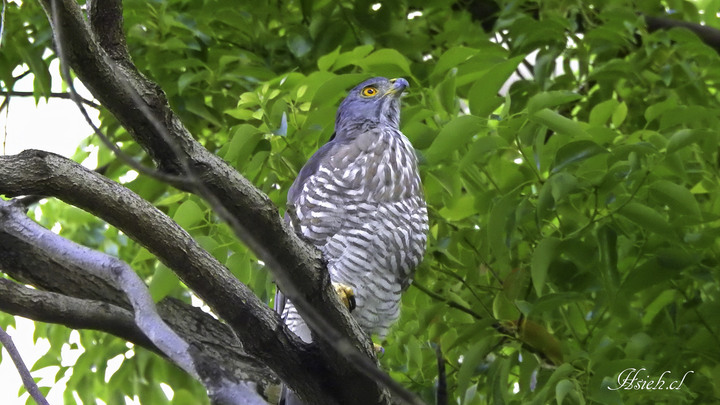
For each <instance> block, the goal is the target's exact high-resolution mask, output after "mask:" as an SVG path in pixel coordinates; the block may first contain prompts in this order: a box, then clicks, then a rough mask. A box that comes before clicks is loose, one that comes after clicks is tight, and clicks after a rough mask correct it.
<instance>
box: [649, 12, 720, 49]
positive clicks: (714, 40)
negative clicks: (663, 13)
mask: <svg viewBox="0 0 720 405" xmlns="http://www.w3.org/2000/svg"><path fill="white" fill-rule="evenodd" d="M643 17H644V18H645V23H646V24H647V28H648V31H650V32H653V31H657V30H667V29H671V28H677V27H680V28H687V29H689V30H690V31H692V32H693V33H695V35H697V36H698V38H700V40H701V41H703V42H704V43H705V44H706V45H708V46H709V47H711V48H713V49H715V51H716V52H718V53H720V30H718V29H717V28H712V27H708V26H706V25H701V24H697V23H692V22H688V21H682V20H676V19H673V18H668V17H653V16H649V15H646V14H643Z"/></svg>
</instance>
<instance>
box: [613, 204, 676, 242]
mask: <svg viewBox="0 0 720 405" xmlns="http://www.w3.org/2000/svg"><path fill="white" fill-rule="evenodd" d="M618 213H619V214H620V215H622V216H624V217H625V218H627V219H629V220H630V221H632V222H634V223H636V224H637V225H639V226H641V227H643V228H645V229H647V230H650V231H652V232H655V233H658V234H661V235H669V234H672V233H673V229H672V227H671V226H670V224H669V223H668V221H667V220H666V219H665V217H663V216H662V215H660V214H659V213H658V212H657V211H655V210H654V209H652V208H650V207H648V206H647V205H643V204H640V203H638V202H630V203H628V204H627V205H625V206H624V207H622V208H621V209H620V211H618Z"/></svg>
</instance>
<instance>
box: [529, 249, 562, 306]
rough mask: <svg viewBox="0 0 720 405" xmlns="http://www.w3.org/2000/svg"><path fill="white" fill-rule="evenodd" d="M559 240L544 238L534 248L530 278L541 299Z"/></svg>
mask: <svg viewBox="0 0 720 405" xmlns="http://www.w3.org/2000/svg"><path fill="white" fill-rule="evenodd" d="M559 244H560V240H559V239H557V238H553V237H548V238H544V239H543V240H541V241H540V243H538V245H537V246H536V247H535V251H534V252H533V254H532V260H531V262H530V276H531V277H532V282H533V287H535V293H536V294H537V296H538V297H542V291H543V287H544V286H545V280H546V279H547V273H548V269H549V267H550V263H552V261H553V259H555V256H556V255H557V248H558V245H559Z"/></svg>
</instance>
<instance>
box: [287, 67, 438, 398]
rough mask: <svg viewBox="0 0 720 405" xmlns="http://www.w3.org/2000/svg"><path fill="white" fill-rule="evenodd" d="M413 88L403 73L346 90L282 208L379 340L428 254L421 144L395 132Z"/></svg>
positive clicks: (292, 312) (298, 326) (294, 321)
mask: <svg viewBox="0 0 720 405" xmlns="http://www.w3.org/2000/svg"><path fill="white" fill-rule="evenodd" d="M407 87H408V82H407V80H405V79H402V78H401V79H386V78H384V77H376V78H372V79H369V80H366V81H364V82H362V83H360V84H359V85H357V86H356V87H355V88H353V89H352V90H351V91H350V93H349V94H348V95H347V97H346V98H345V99H344V100H343V102H342V103H341V104H340V107H339V108H338V111H337V116H336V120H335V133H334V134H333V136H332V137H331V138H330V141H329V142H328V143H326V144H325V145H324V146H322V147H321V148H320V149H318V151H317V152H315V154H314V155H313V156H312V157H311V158H310V160H308V162H307V163H306V164H305V166H304V167H303V168H302V169H301V170H300V173H299V174H298V177H297V179H295V182H294V183H293V184H292V186H291V187H290V190H289V191H288V197H287V212H286V215H285V219H286V221H288V222H290V224H291V226H292V228H293V229H294V231H295V232H296V233H298V235H300V236H301V237H302V238H303V239H305V240H306V241H307V242H309V243H311V244H313V245H314V246H316V247H317V248H318V249H319V250H320V251H321V252H322V254H323V257H324V259H325V260H326V262H327V267H328V271H329V272H330V278H331V280H332V281H333V283H335V284H336V286H337V285H340V286H343V288H341V290H342V289H344V291H345V292H346V293H347V295H351V296H352V295H354V301H355V308H354V310H352V312H351V313H352V315H353V316H354V317H355V319H356V320H357V322H358V324H359V325H360V327H361V328H362V329H363V331H365V332H366V333H367V334H368V335H372V334H377V335H378V336H379V337H380V338H384V337H385V335H386V333H387V331H388V329H389V327H390V326H391V325H392V323H393V322H395V321H396V320H397V319H398V317H399V315H400V295H401V293H402V292H403V291H404V290H405V289H406V288H407V287H408V286H409V285H410V282H411V281H412V276H413V272H414V270H415V268H416V267H417V266H418V264H419V263H420V261H421V260H422V257H423V255H424V254H425V245H426V241H427V232H428V216H427V209H426V205H425V197H424V194H423V190H422V185H421V183H420V175H419V172H418V164H417V158H416V155H415V150H414V149H413V147H412V145H411V144H410V141H409V140H408V139H407V138H406V137H405V135H403V134H402V132H400V129H399V122H400V96H401V94H402V93H403V91H404V90H405V88H407ZM347 287H349V289H350V290H348V289H347ZM341 295H342V294H341ZM341 298H342V297H341ZM275 309H276V310H277V311H278V312H279V313H281V314H282V318H283V319H284V321H285V322H286V324H287V325H288V327H289V329H290V330H291V331H293V332H294V333H295V334H296V335H298V336H299V337H300V338H301V339H302V340H303V341H305V342H308V343H309V342H311V340H312V336H311V333H310V330H309V328H308V327H307V325H306V324H305V322H303V320H302V318H301V317H300V315H299V314H298V312H297V310H296V309H295V307H294V306H293V305H292V303H291V302H289V301H288V300H286V299H285V298H284V296H283V295H282V293H281V292H279V291H278V295H277V296H276V299H275ZM293 401H294V399H293ZM282 403H283V402H282V400H281V404H282ZM291 403H294V402H292V401H291V400H290V399H288V400H287V401H286V402H285V404H291Z"/></svg>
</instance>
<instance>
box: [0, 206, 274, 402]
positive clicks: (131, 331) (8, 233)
mask: <svg viewBox="0 0 720 405" xmlns="http://www.w3.org/2000/svg"><path fill="white" fill-rule="evenodd" d="M16 205H17V204H16ZM8 238H14V239H16V240H19V241H21V242H23V243H20V244H18V243H12V244H13V245H15V246H23V245H25V246H33V248H34V249H35V250H39V253H40V254H41V255H42V254H45V255H47V256H49V257H50V258H51V260H52V261H53V262H55V263H58V266H62V265H63V264H66V263H72V264H73V265H74V267H81V268H83V269H84V270H85V271H86V272H89V273H90V274H93V275H94V276H95V277H99V278H100V279H106V281H107V282H108V283H117V284H121V285H122V287H123V289H124V291H126V292H127V296H128V297H129V298H130V301H131V302H132V303H133V306H134V308H135V311H134V312H135V314H134V315H133V312H131V311H127V310H125V309H124V308H119V307H116V306H114V305H111V304H108V303H103V302H97V301H90V300H84V299H78V298H72V297H68V296H64V295H60V294H56V293H50V292H45V291H38V290H30V289H27V288H25V287H22V286H20V285H18V284H15V283H13V282H11V281H9V280H2V279H0V282H2V284H1V285H0V292H2V294H1V295H0V297H1V298H0V308H1V309H2V310H4V311H7V312H9V313H16V314H21V315H25V316H29V317H31V318H33V319H38V318H40V319H38V320H44V321H50V322H59V323H62V324H65V325H68V326H71V327H82V328H93V329H99V330H104V331H107V332H110V333H113V334H116V335H118V336H121V337H123V338H125V339H127V340H130V341H133V342H136V343H138V344H140V345H143V346H145V347H147V348H149V349H151V350H155V351H158V352H160V353H161V354H162V355H165V356H167V357H168V358H169V359H171V360H172V361H173V362H174V363H176V364H178V365H180V366H181V367H182V368H183V369H185V370H186V371H188V372H189V373H190V374H191V375H195V376H196V377H198V378H200V379H201V380H202V381H203V383H204V384H205V385H206V387H207V388H208V392H209V394H210V396H211V399H212V398H213V396H215V395H218V396H220V397H238V396H241V397H242V398H244V399H245V401H244V402H247V403H260V402H264V400H263V399H260V397H259V391H261V390H262V391H265V390H266V388H267V387H268V386H269V385H270V384H269V381H273V380H274V378H272V377H269V378H268V373H267V371H264V372H263V371H262V369H263V367H261V366H259V365H258V364H257V362H253V361H249V360H246V359H243V358H242V355H241V353H242V347H240V346H239V345H237V344H235V343H234V342H235V338H234V336H232V333H227V328H224V329H225V331H226V333H225V334H226V335H227V336H228V338H229V339H228V338H226V339H224V340H225V341H223V339H219V341H218V342H217V343H216V345H217V346H218V347H222V348H224V349H223V350H226V352H225V353H222V354H221V355H220V356H218V355H217V354H216V352H217V351H218V349H216V348H212V347H208V343H209V342H212V341H213V339H212V338H213V337H214V336H217V335H222V333H217V332H218V330H217V328H216V327H212V326H210V325H208V326H210V327H209V328H206V329H204V330H197V331H192V330H191V329H190V330H189V329H188V328H192V327H197V326H199V325H200V324H201V323H206V324H207V322H200V321H202V316H201V318H198V315H192V314H188V313H187V311H185V312H186V313H185V314H183V315H182V316H173V312H177V311H168V309H172V308H173V305H172V301H163V303H164V305H163V307H164V308H163V311H162V312H163V313H164V316H163V319H160V316H159V314H158V313H157V312H155V311H154V307H155V305H154V304H153V303H152V300H150V299H149V294H148V293H147V289H146V286H145V285H144V283H142V282H141V281H140V280H139V279H138V278H137V276H136V275H135V273H134V272H132V270H130V269H129V268H127V266H126V265H124V264H123V263H121V262H119V261H118V260H117V259H114V258H111V257H108V256H106V255H104V254H101V253H99V252H94V251H91V250H89V249H87V248H85V247H82V246H79V245H75V244H73V243H72V242H70V241H68V240H66V239H64V238H62V237H60V236H58V235H56V234H54V233H52V232H50V231H49V230H46V229H45V228H42V227H40V226H39V225H37V224H36V223H34V222H33V221H31V220H30V219H29V218H28V217H27V216H25V215H24V214H23V213H22V212H21V211H19V210H18V209H17V207H13V204H12V203H9V202H7V201H2V200H0V241H3V242H4V241H6V240H7V239H8ZM19 253H20V254H22V253H26V252H22V251H21V252H19ZM9 265H10V266H11V265H12V263H10V264H9ZM9 265H8V263H6V261H5V260H4V257H0V268H2V269H6V268H7V267H9ZM61 269H62V268H61ZM166 303H167V304H166ZM175 307H177V305H175ZM198 312H200V313H201V314H202V312H201V311H198ZM189 315H190V316H189ZM205 317H207V316H206V315H205ZM193 318H195V322H192V323H189V322H190V321H193ZM165 319H169V320H170V321H171V322H166V321H165ZM214 323H217V322H214ZM173 324H175V325H176V327H177V326H179V327H178V328H177V329H178V330H181V331H183V332H185V333H184V334H183V336H182V337H181V336H180V334H176V333H175V332H174V331H175V328H169V327H168V326H171V327H172V326H173ZM137 325H139V327H137ZM213 329H216V330H215V331H213ZM210 332H212V333H210ZM221 332H222V331H221ZM148 337H149V338H148ZM189 344H192V346H191V345H189ZM159 348H162V350H160V349H159ZM223 358H228V359H235V360H238V359H239V360H240V361H234V362H228V361H226V360H223ZM218 360H220V361H218ZM246 364H248V365H251V367H249V368H250V369H249V368H248V367H244V366H245V365H246ZM223 365H225V366H223ZM228 366H232V367H228ZM258 371H260V372H259V373H258ZM250 372H252V373H250ZM248 374H251V375H250V376H249V378H248ZM260 376H263V378H259V377H260ZM210 377H212V378H210ZM257 380H260V381H258V382H261V383H262V384H260V385H258V384H256V381H257ZM252 398H254V399H252ZM251 399H252V401H251Z"/></svg>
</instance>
